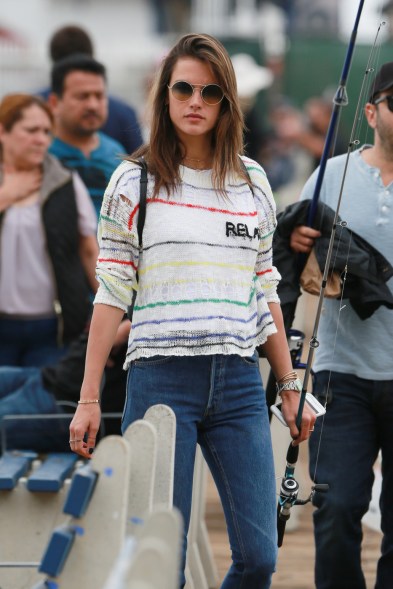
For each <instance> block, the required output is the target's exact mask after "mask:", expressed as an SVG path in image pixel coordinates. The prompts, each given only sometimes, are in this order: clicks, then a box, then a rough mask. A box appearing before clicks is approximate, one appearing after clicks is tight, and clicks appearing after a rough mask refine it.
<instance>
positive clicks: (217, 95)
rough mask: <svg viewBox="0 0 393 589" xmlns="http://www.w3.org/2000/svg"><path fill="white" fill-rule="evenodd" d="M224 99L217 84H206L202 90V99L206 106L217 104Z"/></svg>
mask: <svg viewBox="0 0 393 589" xmlns="http://www.w3.org/2000/svg"><path fill="white" fill-rule="evenodd" d="M223 98H224V92H223V91H222V90H221V88H220V86H217V84H208V85H207V86H205V87H204V88H203V90H202V99H203V100H204V102H206V104H210V105H211V106H213V105H214V104H218V103H219V102H221V100H222V99H223Z"/></svg>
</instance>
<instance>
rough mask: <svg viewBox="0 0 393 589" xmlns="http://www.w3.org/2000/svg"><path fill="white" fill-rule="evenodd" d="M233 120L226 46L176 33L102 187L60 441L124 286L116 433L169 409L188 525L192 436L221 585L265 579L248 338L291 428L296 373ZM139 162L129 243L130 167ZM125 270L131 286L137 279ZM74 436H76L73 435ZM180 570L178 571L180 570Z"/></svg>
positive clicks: (86, 394)
mask: <svg viewBox="0 0 393 589" xmlns="http://www.w3.org/2000/svg"><path fill="white" fill-rule="evenodd" d="M242 133H243V119H242V114H241V110H240V107H239V101H238V96H237V91H236V79H235V74H234V71H233V67H232V63H231V60H230V58H229V56H228V54H227V52H226V50H225V49H224V47H223V46H222V44H221V43H220V42H218V41H217V40H216V39H214V38H213V37H211V36H209V35H198V34H189V35H185V36H184V37H182V38H181V39H180V40H179V41H178V43H177V44H176V45H175V46H174V48H173V49H172V50H171V51H170V52H169V54H168V55H167V56H166V58H165V59H164V61H163V64H162V67H161V69H160V71H159V73H158V76H157V80H156V83H155V85H154V87H153V100H152V122H151V135H150V141H149V144H148V145H146V146H144V147H143V148H141V149H140V150H139V151H138V152H136V154H134V158H132V159H130V160H128V161H124V162H123V163H122V164H121V165H120V166H119V168H118V169H117V171H116V172H115V173H114V175H113V177H112V180H111V182H110V184H109V186H108V188H107V191H106V194H105V198H104V202H103V206H102V210H101V219H100V228H99V238H100V248H101V249H100V255H99V261H98V267H97V276H98V279H99V282H100V287H99V290H98V293H97V296H96V299H95V309H94V313H93V319H92V324H91V330H90V336H89V344H88V352H87V363H86V370H85V377H84V382H83V385H82V390H81V398H80V401H79V405H78V409H77V412H76V414H75V416H74V419H73V421H72V424H71V427H70V445H71V449H73V450H74V451H76V452H78V453H79V454H81V455H82V456H85V457H88V456H89V455H90V454H91V452H92V451H93V448H94V445H95V438H96V434H97V430H98V427H99V421H100V408H99V385H100V381H101V375H102V370H103V368H104V366H105V362H106V358H107V356H108V353H109V351H110V348H111V344H112V339H113V337H114V335H115V333H116V329H117V326H118V325H119V322H120V320H121V318H122V316H123V313H124V311H125V310H126V309H127V306H128V305H130V302H131V299H132V291H133V288H135V287H136V286H137V288H138V291H137V297H136V301H135V306H134V310H133V318H132V329H131V333H130V339H129V345H128V353H127V358H126V363H125V367H126V368H128V370H129V377H128V385H127V400H126V404H125V408H124V414H123V424H122V428H123V432H124V430H125V429H126V428H127V427H128V425H129V424H130V423H132V422H133V421H134V420H136V419H139V418H142V417H143V415H144V413H145V411H146V410H147V408H148V407H149V406H151V405H154V404H156V403H165V404H167V405H169V406H170V407H171V408H172V409H173V411H174V412H175V414H176V420H177V433H176V451H175V480H174V505H175V506H177V507H178V508H179V509H180V511H181V513H182V515H183V518H184V523H185V534H186V533H187V528H188V523H189V517H190V506H191V492H192V478H193V468H194V457H195V449H196V444H197V443H199V444H200V446H201V448H202V451H203V454H204V456H205V459H206V461H207V463H208V465H209V467H210V469H211V472H212V474H213V477H214V480H215V482H216V485H217V488H218V490H219V492H220V496H221V500H222V503H223V507H224V512H225V517H226V521H227V525H228V533H229V536H230V542H231V548H232V557H233V565H232V566H231V568H230V570H229V572H228V575H227V577H226V579H225V581H224V583H223V585H222V587H225V589H235V588H238V589H240V587H244V588H245V587H247V589H257V588H258V589H264V588H267V587H269V586H270V581H271V575H272V573H273V571H274V567H275V562H276V552H277V550H276V544H277V537H276V507H275V477H274V467H273V458H272V449H271V440H270V428H269V420H268V414H267V406H266V400H265V392H264V389H263V386H262V382H261V376H260V372H259V364H258V354H257V352H256V348H257V346H261V345H262V346H263V347H264V350H265V353H266V355H267V357H268V359H269V362H270V364H271V366H272V369H273V371H274V373H275V375H276V377H277V381H278V382H279V383H280V387H281V388H282V387H284V390H283V392H282V397H283V399H282V400H283V412H284V415H285V418H286V421H287V423H288V425H289V427H290V431H291V434H292V436H293V437H294V438H296V441H295V443H299V442H301V441H302V440H305V439H306V438H308V436H309V431H310V429H311V428H312V425H313V421H314V419H315V418H314V417H312V416H311V415H310V412H309V411H308V410H306V411H305V413H304V416H303V422H302V427H301V431H300V432H299V431H298V430H297V428H296V425H295V417H296V413H297V408H298V402H299V396H298V394H297V393H298V387H299V382H298V381H297V380H296V375H295V374H294V373H293V371H292V365H291V360H290V355H289V351H288V346H287V341H286V336H285V331H284V328H283V322H282V315H281V309H280V305H279V299H278V297H277V294H276V285H277V283H278V281H279V278H280V277H279V275H278V273H277V271H276V269H275V268H274V267H273V266H272V234H273V231H274V228H275V225H276V220H275V204H274V200H273V196H272V193H271V190H270V187H269V183H268V181H267V178H266V175H265V173H264V171H263V169H262V168H261V167H260V166H259V165H258V164H257V163H256V162H254V161H252V160H250V159H248V158H245V157H244V156H242V155H241V154H242V152H243V145H242ZM136 156H139V157H140V156H143V158H144V159H145V162H146V164H147V167H148V171H149V174H148V188H147V211H146V221H145V226H144V230H143V244H140V243H139V242H138V231H137V221H138V211H139V194H140V176H141V171H140V166H139V165H138V162H137V161H136V159H135V158H136ZM136 271H138V285H137V284H136V282H137V279H136ZM85 435H87V442H86V441H84V436H85ZM180 585H181V586H184V576H183V575H182V577H181V581H180Z"/></svg>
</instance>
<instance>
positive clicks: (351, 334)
mask: <svg viewBox="0 0 393 589" xmlns="http://www.w3.org/2000/svg"><path fill="white" fill-rule="evenodd" d="M364 113H365V117H366V119H367V122H368V125H369V127H370V128H371V129H372V130H373V131H374V144H373V145H368V144H366V145H363V146H362V147H360V148H359V149H357V150H356V151H353V152H352V153H351V154H350V155H349V159H348V167H347V172H346V175H345V182H344V184H343V192H342V201H341V206H340V216H341V218H342V219H343V220H345V221H346V222H347V224H348V228H349V229H350V230H353V231H354V232H355V233H357V234H358V235H360V236H361V237H362V238H363V239H364V240H366V241H367V242H368V244H370V245H371V246H373V247H374V248H375V249H376V250H378V252H380V253H381V254H382V255H383V256H385V258H386V259H387V260H388V262H389V263H390V264H393V62H388V63H385V64H383V65H382V67H381V68H380V70H379V71H378V73H377V74H376V76H375V78H374V80H373V82H372V84H371V88H370V96H369V101H368V102H367V103H366V105H365V110H364ZM347 158H348V155H347V154H345V155H340V156H337V157H333V158H331V159H330V160H328V162H327V167H326V173H325V177H324V181H323V184H322V189H321V193H320V200H321V201H322V202H323V203H326V204H327V205H329V206H330V207H331V208H332V209H334V210H335V209H336V206H337V200H338V197H339V195H340V190H341V185H342V181H343V177H344V170H345V166H346V163H347ZM316 178H317V171H316V172H314V173H313V175H312V176H311V177H310V178H309V180H308V181H307V183H306V185H305V187H304V188H303V191H302V194H301V199H302V200H305V199H311V198H312V196H313V194H314V186H315V182H316ZM319 235H320V233H319V231H318V230H316V229H312V228H310V227H306V226H298V227H296V228H295V230H294V231H293V233H292V236H291V247H292V248H293V249H294V250H295V251H296V252H309V251H310V250H311V247H312V245H313V243H314V241H315V239H317V238H318V237H319ZM350 263H351V252H349V254H348V264H349V265H350ZM381 273H385V275H384V276H382V275H381V284H382V283H384V282H385V281H386V285H387V286H388V288H389V289H390V290H391V291H392V292H393V278H392V268H391V267H390V271H387V270H386V269H382V268H381ZM343 288H344V290H343V298H344V299H345V300H344V301H340V300H338V299H325V301H324V309H323V313H322V315H321V321H320V326H319V332H318V340H319V344H320V345H319V347H318V348H317V349H316V355H315V362H314V366H313V372H314V375H313V377H314V378H313V393H314V395H316V397H317V398H318V399H319V401H320V402H322V404H323V405H325V404H326V410H327V411H326V415H325V417H324V421H323V422H322V419H318V420H317V421H316V423H315V432H314V434H313V436H312V437H311V438H310V474H311V476H312V478H313V479H314V480H315V482H317V483H318V482H323V483H328V484H329V487H330V490H329V491H328V492H327V493H326V494H318V493H316V494H315V497H314V505H315V506H316V510H315V512H314V533H315V544H316V562H315V585H316V587H317V589H366V583H365V578H364V574H363V572H362V567H361V542H362V517H363V516H364V515H365V514H366V512H367V511H368V509H369V504H370V500H371V492H372V487H373V481H374V472H373V466H374V463H375V461H376V459H377V457H378V454H379V453H380V452H381V453H382V460H383V469H382V477H383V480H382V488H381V495H380V510H381V529H382V533H383V539H382V544H381V557H380V559H379V561H378V563H377V578H376V584H375V587H376V588H377V589H391V588H392V587H393V509H392V497H393V347H392V341H393V310H391V309H389V308H387V307H386V306H384V305H383V304H382V305H381V306H379V307H378V308H377V309H376V310H372V312H370V315H369V317H368V318H366V319H364V318H361V317H360V316H359V315H358V314H357V313H356V311H355V309H354V308H353V307H352V305H351V303H350V301H349V299H348V298H346V294H345V283H344V287H343ZM322 423H323V428H322V427H321V426H322ZM321 429H322V430H323V431H322V435H321ZM373 586H374V585H373Z"/></svg>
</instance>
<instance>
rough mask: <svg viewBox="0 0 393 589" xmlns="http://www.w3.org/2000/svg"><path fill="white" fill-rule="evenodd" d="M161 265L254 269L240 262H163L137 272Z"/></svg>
mask: <svg viewBox="0 0 393 589" xmlns="http://www.w3.org/2000/svg"><path fill="white" fill-rule="evenodd" d="M163 266H174V267H177V266H218V267H219V268H234V269H235V270H245V271H247V272H252V271H253V269H254V267H253V266H244V265H242V264H225V263H223V262H165V263H161V264H152V265H151V266H147V267H146V268H145V269H144V270H138V273H139V275H142V274H146V272H149V271H150V270H154V269H156V268H162V267H163Z"/></svg>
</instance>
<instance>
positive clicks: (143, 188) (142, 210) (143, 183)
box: [127, 157, 147, 321]
mask: <svg viewBox="0 0 393 589" xmlns="http://www.w3.org/2000/svg"><path fill="white" fill-rule="evenodd" d="M138 162H139V165H140V167H141V179H140V181H139V214H138V223H137V231H138V240H139V251H140V250H141V249H142V235H143V227H144V225H145V218H146V194H147V164H146V162H145V160H144V159H143V157H141V158H139V159H138ZM136 281H137V282H138V270H137V271H136ZM135 299H136V290H134V291H133V293H132V303H131V305H130V306H129V307H128V309H127V316H128V319H129V320H130V321H131V320H132V311H133V308H134V305H135Z"/></svg>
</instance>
